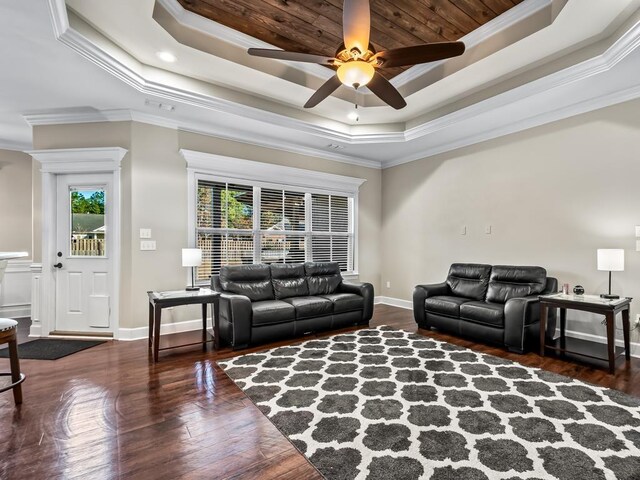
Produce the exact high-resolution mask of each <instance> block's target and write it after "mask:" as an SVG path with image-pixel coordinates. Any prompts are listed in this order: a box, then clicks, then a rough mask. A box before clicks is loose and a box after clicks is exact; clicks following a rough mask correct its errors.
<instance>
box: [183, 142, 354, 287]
mask: <svg viewBox="0 0 640 480" xmlns="http://www.w3.org/2000/svg"><path fill="white" fill-rule="evenodd" d="M180 154H181V155H182V157H183V158H184V159H185V160H186V162H187V185H188V188H187V191H188V199H187V208H188V245H189V246H194V245H195V244H196V192H197V187H198V181H199V180H201V179H207V180H214V181H219V182H228V183H249V184H252V185H258V186H261V187H263V188H274V189H284V190H286V189H292V190H297V191H304V192H306V193H319V194H328V195H331V194H333V195H344V196H347V197H350V198H352V199H353V213H352V221H353V272H349V274H348V276H349V277H351V276H356V275H357V272H358V221H357V219H358V191H359V188H360V186H361V185H362V184H363V183H364V182H365V181H366V180H365V179H362V178H356V177H348V176H344V175H336V174H332V173H325V172H318V171H315V170H305V169H302V168H295V167H288V166H283V165H275V164H271V163H263V162H256V161H252V160H245V159H240V158H234V157H226V156H222V155H215V154H211V153H204V152H196V151H193V150H186V149H181V150H180Z"/></svg>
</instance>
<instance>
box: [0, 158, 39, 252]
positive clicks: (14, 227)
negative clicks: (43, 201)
mask: <svg viewBox="0 0 640 480" xmlns="http://www.w3.org/2000/svg"><path fill="white" fill-rule="evenodd" d="M31 162H32V160H31V157H30V156H29V155H27V154H25V153H22V152H14V151H11V150H0V251H4V252H14V251H21V252H22V251H25V252H29V254H31V252H32V245H31V240H32V235H31Z"/></svg>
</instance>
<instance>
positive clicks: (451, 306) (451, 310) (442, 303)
mask: <svg viewBox="0 0 640 480" xmlns="http://www.w3.org/2000/svg"><path fill="white" fill-rule="evenodd" d="M470 301H471V300H470V299H469V298H463V297H451V296H447V295H442V296H438V297H429V298H426V299H425V301H424V308H425V310H426V311H427V312H430V313H437V314H440V315H448V316H450V317H456V318H457V317H459V316H460V305H462V304H463V303H465V302H470Z"/></svg>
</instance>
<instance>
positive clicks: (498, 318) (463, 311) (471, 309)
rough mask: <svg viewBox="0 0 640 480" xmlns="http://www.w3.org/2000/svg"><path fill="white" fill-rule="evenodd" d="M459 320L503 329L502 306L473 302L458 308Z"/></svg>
mask: <svg viewBox="0 0 640 480" xmlns="http://www.w3.org/2000/svg"><path fill="white" fill-rule="evenodd" d="M460 318H461V319H463V320H469V321H472V322H475V323H482V324H485V325H491V326H493V327H504V305H503V304H501V303H489V302H480V301H473V302H467V303H464V304H462V305H461V306H460Z"/></svg>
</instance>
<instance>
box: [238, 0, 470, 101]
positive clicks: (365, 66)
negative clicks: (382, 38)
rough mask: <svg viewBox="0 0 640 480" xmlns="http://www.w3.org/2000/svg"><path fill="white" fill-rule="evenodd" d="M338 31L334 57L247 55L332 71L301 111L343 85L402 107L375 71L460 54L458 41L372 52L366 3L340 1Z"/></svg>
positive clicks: (277, 52) (257, 52) (276, 53)
mask: <svg viewBox="0 0 640 480" xmlns="http://www.w3.org/2000/svg"><path fill="white" fill-rule="evenodd" d="M342 28H343V38H344V43H342V44H341V45H340V46H339V47H338V50H337V51H336V55H335V57H326V56H323V55H313V54H309V53H302V52H288V51H285V50H273V49H269V48H250V49H249V50H248V52H247V53H249V55H254V56H256V57H267V58H276V59H279V60H290V61H294V62H307V63H318V64H320V65H326V66H329V67H332V68H334V69H335V70H336V75H334V76H333V77H331V78H330V79H329V80H328V81H327V82H326V83H325V84H324V85H322V86H321V87H320V88H319V89H318V90H317V91H316V93H314V94H313V95H312V97H311V98H310V99H309V100H308V101H307V103H305V105H304V108H312V107H315V106H316V105H318V104H319V103H320V102H321V101H323V100H324V99H325V98H327V97H328V96H329V95H331V94H332V93H333V92H334V91H335V90H336V89H337V88H338V87H339V86H340V85H342V84H344V85H347V86H351V87H353V88H355V89H356V90H357V89H358V88H360V87H363V86H365V85H366V86H367V87H369V90H371V91H372V92H373V93H374V94H375V95H376V96H377V97H378V98H380V99H381V100H382V101H383V102H385V103H387V104H388V105H390V106H392V107H393V108H395V109H397V110H399V109H401V108H404V107H405V106H406V105H407V102H405V100H404V98H402V95H400V92H398V90H396V88H395V87H394V86H393V85H391V83H389V81H388V80H387V79H386V78H385V77H383V76H382V75H381V74H380V73H379V72H378V71H377V69H379V68H389V67H401V66H404V65H416V64H419V63H427V62H434V61H436V60H442V59H445V58H450V57H457V56H458V55H462V54H463V53H464V43H462V42H439V43H428V44H424V45H414V46H412V47H403V48H395V49H392V50H385V51H383V52H376V51H375V49H374V48H373V45H371V43H369V33H370V30H371V12H370V9H369V0H345V1H344V8H343V14H342Z"/></svg>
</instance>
